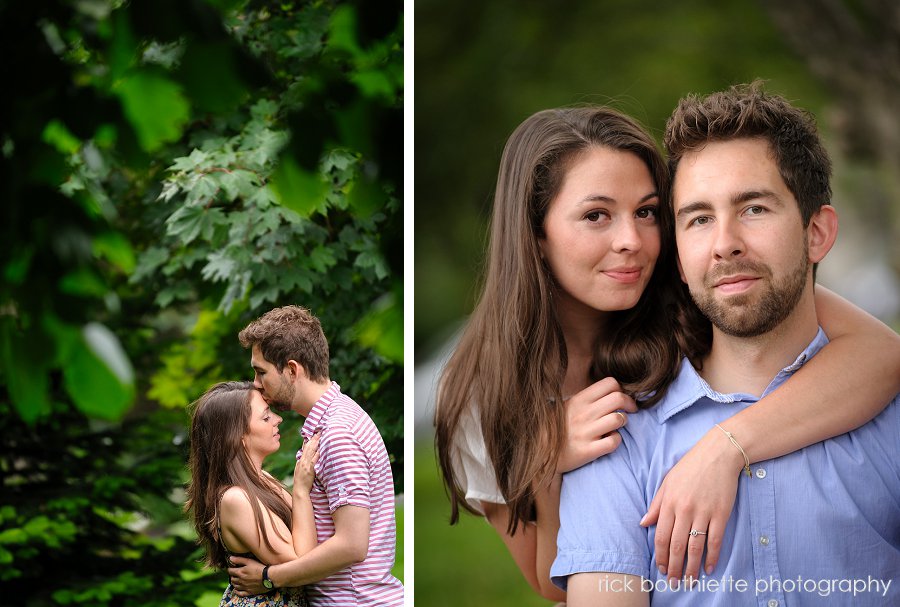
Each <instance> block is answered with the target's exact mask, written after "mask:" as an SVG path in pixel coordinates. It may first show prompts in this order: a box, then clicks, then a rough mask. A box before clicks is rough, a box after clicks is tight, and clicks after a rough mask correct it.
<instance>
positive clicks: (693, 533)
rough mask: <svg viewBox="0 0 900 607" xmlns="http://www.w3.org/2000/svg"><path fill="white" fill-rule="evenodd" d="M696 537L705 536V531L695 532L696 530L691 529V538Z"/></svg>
mask: <svg viewBox="0 0 900 607" xmlns="http://www.w3.org/2000/svg"><path fill="white" fill-rule="evenodd" d="M698 535H706V531H697V530H696V529H691V537H697V536H698Z"/></svg>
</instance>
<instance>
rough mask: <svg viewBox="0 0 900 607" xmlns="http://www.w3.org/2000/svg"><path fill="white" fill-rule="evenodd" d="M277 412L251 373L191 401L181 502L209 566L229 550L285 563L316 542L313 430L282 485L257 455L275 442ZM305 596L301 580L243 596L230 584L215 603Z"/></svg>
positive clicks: (295, 602) (238, 605)
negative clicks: (289, 485)
mask: <svg viewBox="0 0 900 607" xmlns="http://www.w3.org/2000/svg"><path fill="white" fill-rule="evenodd" d="M281 420H282V418H281V417H280V416H279V415H277V414H276V413H275V412H274V411H272V410H271V409H270V408H269V405H268V404H266V401H265V400H264V399H263V397H262V395H261V394H260V393H259V391H257V390H256V389H255V388H254V387H253V384H252V383H251V382H249V381H231V382H222V383H219V384H215V385H214V386H212V387H211V388H209V390H207V391H206V393H204V394H203V396H201V397H200V398H199V399H198V400H197V401H196V402H195V403H194V404H193V413H192V417H191V435H190V437H191V446H190V461H189V466H190V470H191V481H190V484H189V486H188V492H187V495H188V499H187V503H186V505H185V510H186V511H189V512H191V515H192V520H193V523H194V528H195V529H196V531H197V536H198V541H199V543H200V544H202V545H203V547H204V548H205V549H206V563H207V564H208V565H209V566H211V567H214V568H216V569H224V568H226V567H228V566H229V557H230V556H233V555H234V556H252V557H253V558H255V559H257V560H259V561H261V562H262V563H265V564H267V565H273V564H276V563H284V562H287V561H291V560H294V559H296V558H297V557H298V556H300V555H303V554H305V553H307V552H309V551H310V550H312V549H313V548H314V547H315V545H316V528H315V522H314V521H313V511H312V503H311V502H310V499H309V490H310V488H311V487H312V483H313V479H314V476H315V473H314V471H313V466H314V465H315V463H316V460H317V459H318V449H317V447H318V436H314V437H313V439H312V440H310V441H309V442H308V444H306V445H304V448H303V453H302V456H301V457H300V458H299V460H298V461H297V465H296V467H295V468H294V486H293V489H292V491H291V492H288V491H287V489H286V488H285V487H284V485H282V484H281V483H280V482H279V481H278V480H277V479H275V477H273V476H272V475H271V474H269V473H268V472H266V471H265V470H263V468H262V464H263V460H264V459H265V458H266V457H267V456H269V455H271V454H272V453H275V452H276V451H277V450H278V448H279V446H280V438H281V437H280V435H279V433H278V424H279V423H281ZM263 578H264V579H265V570H264V572H263ZM306 604H307V602H306V598H305V596H304V593H303V589H302V588H280V589H277V590H273V591H272V592H270V593H268V594H264V595H259V596H255V597H241V596H238V595H237V594H235V593H234V591H233V587H232V586H231V584H229V585H228V587H227V588H226V589H225V593H224V594H223V596H222V601H221V603H220V605H222V606H223V607H225V606H228V607H231V606H235V607H245V606H249V605H254V606H261V605H267V606H268V605H272V606H277V607H282V606H284V607H300V606H305V605H306Z"/></svg>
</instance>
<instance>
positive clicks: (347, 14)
mask: <svg viewBox="0 0 900 607" xmlns="http://www.w3.org/2000/svg"><path fill="white" fill-rule="evenodd" d="M330 25H331V27H330V28H329V32H328V49H329V50H344V51H347V52H348V53H350V55H351V56H353V57H356V56H358V55H359V54H360V52H361V50H360V48H359V43H358V42H357V41H356V9H355V8H354V7H352V6H348V5H346V4H344V5H342V6H339V7H338V8H336V9H335V11H334V13H333V14H332V16H331V24H330Z"/></svg>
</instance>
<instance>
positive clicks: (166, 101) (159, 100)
mask: <svg viewBox="0 0 900 607" xmlns="http://www.w3.org/2000/svg"><path fill="white" fill-rule="evenodd" d="M113 90H114V91H115V93H116V94H117V95H118V96H119V99H120V100H121V101H122V108H123V110H124V112H125V116H126V117H127V118H128V121H129V122H130V123H131V126H132V127H134V130H135V133H136V134H137V138H138V142H139V143H140V144H141V147H142V148H144V150H146V151H148V152H153V151H156V150H158V149H159V148H161V147H162V146H163V145H165V144H166V143H169V142H172V141H176V140H178V139H179V138H180V137H181V133H182V131H183V130H184V126H185V124H187V121H188V118H189V117H190V104H189V103H188V100H187V99H186V98H185V97H184V95H183V94H182V92H181V87H180V86H178V85H177V84H176V83H175V82H172V81H171V80H169V79H168V78H166V77H165V76H161V75H159V74H155V73H152V72H150V71H147V70H143V71H135V72H132V73H130V74H128V75H127V76H125V77H124V78H123V79H122V80H121V81H119V82H118V83H117V85H116V86H115V87H114V89H113Z"/></svg>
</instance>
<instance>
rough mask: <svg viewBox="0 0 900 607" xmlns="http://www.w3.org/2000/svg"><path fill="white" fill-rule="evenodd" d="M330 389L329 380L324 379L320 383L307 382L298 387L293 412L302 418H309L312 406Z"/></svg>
mask: <svg viewBox="0 0 900 607" xmlns="http://www.w3.org/2000/svg"><path fill="white" fill-rule="evenodd" d="M330 387H331V379H329V378H327V377H326V378H325V379H324V380H322V381H320V382H313V381H307V382H304V383H303V384H302V385H301V386H298V388H297V393H296V396H295V398H294V406H293V407H292V408H293V410H294V411H296V412H297V413H299V414H300V415H302V416H303V417H309V414H310V412H311V411H312V408H313V406H315V404H316V403H317V402H318V401H319V399H320V398H322V395H323V394H325V392H327V391H328V388H330Z"/></svg>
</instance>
